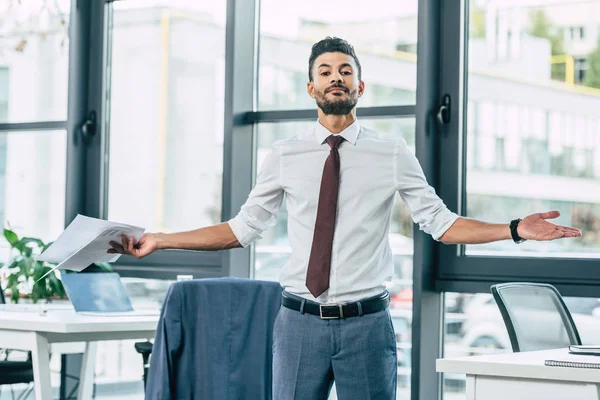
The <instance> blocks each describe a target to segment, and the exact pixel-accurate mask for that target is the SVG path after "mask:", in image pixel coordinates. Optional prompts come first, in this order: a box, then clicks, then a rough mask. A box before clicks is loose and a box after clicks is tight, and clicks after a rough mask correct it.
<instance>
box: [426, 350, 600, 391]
mask: <svg viewBox="0 0 600 400" xmlns="http://www.w3.org/2000/svg"><path fill="white" fill-rule="evenodd" d="M573 357H574V356H572V355H569V352H568V350H567V349H558V350H544V351H531V352H522V353H506V354H494V355H484V356H474V357H461V358H447V359H439V360H437V361H436V370H437V371H438V372H446V373H459V374H466V375H467V400H500V399H502V400H506V399H510V400H521V399H522V400H525V399H527V400H537V399H539V400H542V399H543V400H571V399H577V400H591V399H593V400H599V399H600V369H586V368H565V367H548V366H545V365H544V361H545V360H569V359H573ZM575 357H578V358H577V361H581V357H582V356H575ZM585 357H586V359H587V360H589V362H600V357H594V356H585Z"/></svg>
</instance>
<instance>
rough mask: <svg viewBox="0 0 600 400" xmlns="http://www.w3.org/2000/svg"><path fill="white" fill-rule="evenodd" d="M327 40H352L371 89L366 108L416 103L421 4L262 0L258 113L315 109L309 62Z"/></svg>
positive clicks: (413, 1) (383, 0) (379, 0)
mask: <svg viewBox="0 0 600 400" xmlns="http://www.w3.org/2000/svg"><path fill="white" fill-rule="evenodd" d="M326 36H337V37H341V38H343V39H346V40H348V41H349V42H350V43H351V44H352V45H353V46H354V48H355V50H356V53H357V55H358V57H359V59H360V62H361V65H362V79H363V81H365V82H366V85H367V90H366V91H365V95H364V96H363V97H362V99H361V103H360V106H361V107H369V106H383V105H401V104H414V103H415V90H416V82H417V79H416V72H417V68H416V65H417V64H416V52H417V1H416V0H411V1H403V2H389V1H386V0H377V1H374V2H373V1H370V2H362V1H350V2H344V1H339V0H335V1H327V2H322V1H318V0H310V1H301V2H281V1H277V0H263V1H261V14H260V54H259V56H260V57H259V68H258V70H259V72H258V83H259V84H258V100H259V102H258V106H259V109H268V110H275V109H276V110H280V109H288V110H289V109H302V108H306V109H309V108H314V102H313V101H312V99H311V98H310V97H309V96H308V95H307V93H306V82H307V81H308V57H309V55H310V50H311V46H312V44H313V43H315V42H317V41H319V40H321V39H324V38H325V37H326Z"/></svg>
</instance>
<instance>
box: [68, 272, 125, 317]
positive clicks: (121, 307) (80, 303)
mask: <svg viewBox="0 0 600 400" xmlns="http://www.w3.org/2000/svg"><path fill="white" fill-rule="evenodd" d="M61 280H62V282H63V285H64V287H65V291H66V292H67V295H68V296H69V299H70V300H71V303H73V307H74V308H75V311H77V312H124V311H133V307H132V305H131V301H130V300H129V297H128V296H127V293H126V292H125V287H124V286H123V282H121V278H120V277H119V274H117V273H114V272H100V273H94V272H84V273H62V274H61Z"/></svg>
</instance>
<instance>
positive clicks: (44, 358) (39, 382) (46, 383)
mask: <svg viewBox="0 0 600 400" xmlns="http://www.w3.org/2000/svg"><path fill="white" fill-rule="evenodd" d="M33 340H34V345H33V350H32V352H31V357H32V362H33V380H34V382H33V383H34V389H35V398H36V399H37V400H52V384H51V382H50V346H49V345H48V340H47V339H46V338H45V337H44V336H42V335H40V334H38V333H36V334H35V335H34V336H33Z"/></svg>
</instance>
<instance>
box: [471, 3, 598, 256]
mask: <svg viewBox="0 0 600 400" xmlns="http://www.w3.org/2000/svg"><path fill="white" fill-rule="evenodd" d="M504 3H506V4H504ZM551 3H552V4H551ZM563 3H564V4H563ZM563 3H561V4H559V5H556V4H554V2H549V4H547V5H545V4H539V5H537V6H535V7H530V6H527V7H521V6H518V5H515V4H516V3H514V2H508V1H507V2H502V1H499V2H494V4H493V6H492V5H489V4H491V3H488V5H484V3H482V2H479V1H471V3H470V21H471V24H470V30H469V40H468V48H469V52H468V55H469V56H468V57H469V59H468V62H469V73H468V83H467V88H468V92H467V96H468V105H469V106H468V109H467V118H466V134H467V140H466V153H467V174H466V193H467V196H466V215H467V216H469V217H473V218H478V219H483V220H486V221H494V222H507V221H508V220H510V219H512V218H516V217H520V216H525V215H528V214H531V213H534V212H542V211H549V210H559V211H560V212H561V216H560V217H559V218H558V219H557V220H556V221H555V222H556V223H558V224H562V225H572V226H575V227H577V228H580V229H581V230H582V231H583V232H584V235H583V238H581V239H576V240H561V241H554V242H548V243H544V244H540V243H534V242H527V243H524V244H523V245H521V246H518V247H515V246H514V245H512V244H511V243H510V242H504V243H493V244H489V245H486V246H469V247H467V254H506V252H510V253H517V252H518V253H520V254H523V253H527V254H531V253H534V254H536V255H538V256H561V255H562V256H565V255H568V254H572V253H576V254H578V255H585V256H588V257H598V256H600V237H599V236H598V235H597V234H596V233H595V232H597V231H598V229H599V228H600V198H599V197H598V195H597V193H600V117H599V116H598V107H599V106H600V90H598V89H597V87H599V86H598V84H597V82H598V81H597V79H598V77H595V76H594V74H597V73H598V72H597V71H598V69H594V68H591V69H589V70H588V71H587V72H586V75H587V76H585V77H584V78H583V80H578V81H580V82H579V83H577V84H575V83H574V82H575V79H574V77H573V76H572V75H573V74H574V71H573V70H572V69H570V68H566V69H565V70H564V74H562V75H560V74H557V73H556V68H558V67H559V66H560V65H561V62H560V60H564V62H563V66H564V63H571V62H572V59H573V57H576V56H580V55H584V56H585V57H586V58H588V59H590V62H595V61H594V60H595V59H597V58H598V55H600V48H599V47H598V42H597V40H594V41H590V42H585V43H579V42H577V43H575V42H573V41H572V40H565V39H564V38H565V37H567V36H566V35H564V34H563V32H564V28H565V27H566V24H568V23H570V22H569V21H570V20H569V19H568V18H571V17H573V18H579V20H580V21H583V20H586V21H587V20H588V19H589V15H595V14H593V13H592V14H590V13H589V11H590V8H589V7H592V5H591V4H590V3H586V2H579V1H571V2H563ZM592 3H593V2H592ZM567 16H568V17H567ZM597 22H600V20H599V21H597Z"/></svg>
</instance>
